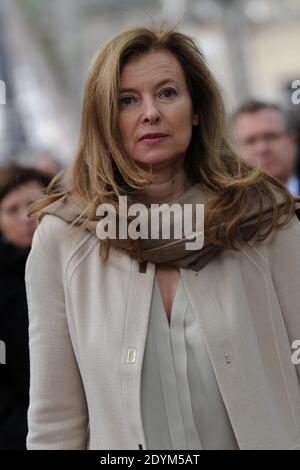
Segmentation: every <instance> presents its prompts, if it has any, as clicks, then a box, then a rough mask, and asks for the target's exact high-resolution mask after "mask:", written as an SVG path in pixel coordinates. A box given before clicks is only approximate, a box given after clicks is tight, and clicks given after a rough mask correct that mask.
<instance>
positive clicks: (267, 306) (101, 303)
mask: <svg viewBox="0 0 300 470" xmlns="http://www.w3.org/2000/svg"><path fill="white" fill-rule="evenodd" d="M67 228H68V224H67V223H66V222H65V221H63V220H62V219H59V218H58V217H56V216H54V215H46V216H44V218H43V220H42V222H41V224H40V225H39V226H38V228H37V230H36V232H35V235H34V239H33V245H32V250H31V252H30V255H29V258H28V261H27V265H26V288H27V296H28V303H29V320H30V324H29V325H30V326H29V335H30V358H31V386H30V407H29V412H28V421H29V433H28V437H27V447H28V449H136V450H138V447H139V445H140V444H141V445H142V446H143V448H144V449H146V443H145V436H144V431H143V423H142V419H141V402H140V391H141V367H142V361H143V353H144V347H145V340H146V335H147V326H148V319H149V311H150V302H151V293H152V287H153V282H154V275H155V265H154V264H152V263H148V268H147V271H146V272H145V273H140V272H139V269H138V268H139V266H138V263H137V262H136V261H135V260H132V259H131V258H129V257H128V255H126V254H124V253H122V252H120V251H118V250H116V249H113V250H112V252H111V258H110V260H109V263H108V264H107V265H106V266H103V265H102V264H101V262H100V260H99V255H98V253H99V240H98V239H97V238H96V237H95V236H94V235H93V234H91V233H90V232H87V231H85V232H84V233H82V234H80V235H76V236H74V237H72V238H69V239H62V237H61V236H62V235H63V234H64V233H66V229H67ZM181 276H182V279H183V283H184V287H185V289H186V292H187V294H188V297H189V299H190V302H191V304H192V307H193V309H194V310H195V312H197V315H198V321H199V326H200V327H201V328H202V332H203V335H204V338H205V341H206V346H207V349H208V353H209V356H210V359H211V361H212V365H213V367H214V371H215V374H216V378H217V381H218V384H219V387H220V391H221V394H222V397H223V400H224V403H225V406H226V408H227V410H228V414H229V418H230V420H231V423H232V426H233V429H234V432H235V435H236V438H237V441H238V445H239V447H240V449H297V448H298V449H300V387H299V380H300V366H295V365H293V363H292V360H291V356H292V352H293V351H292V349H291V343H292V342H293V341H294V340H295V339H300V222H299V220H298V219H297V218H296V216H295V217H294V218H293V221H292V222H291V223H290V224H289V226H288V227H286V228H284V229H281V230H277V231H276V233H275V234H274V235H273V236H272V237H271V238H269V239H268V240H266V241H265V242H262V243H261V244H253V243H251V242H250V243H248V244H246V243H245V244H244V246H243V248H242V251H241V252H234V251H232V250H230V251H228V250H225V251H223V253H222V254H221V255H219V256H218V257H217V258H216V259H215V260H214V261H212V262H210V263H209V264H208V265H207V266H206V267H205V268H203V269H202V270H201V271H200V272H199V273H198V274H197V273H195V272H194V271H191V270H181ZM297 374H298V376H297Z"/></svg>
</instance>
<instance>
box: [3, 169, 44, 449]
mask: <svg viewBox="0 0 300 470" xmlns="http://www.w3.org/2000/svg"><path fill="white" fill-rule="evenodd" d="M48 183H49V180H48V178H46V177H45V176H44V175H42V174H40V173H39V172H38V171H36V170H34V169H32V168H22V167H18V166H14V165H13V166H10V167H6V168H2V169H1V171H0V286H1V290H0V340H1V341H2V342H3V343H2V344H4V345H5V348H4V352H5V354H4V356H5V357H4V360H3V361H1V364H0V384H1V385H0V449H25V448H26V435H27V409H28V405H29V350H28V314H27V302H26V291H25V280H24V274H25V263H26V260H27V256H28V254H29V251H30V245H31V241H32V236H33V232H34V230H35V228H36V221H35V220H34V219H33V218H29V217H28V216H27V211H28V207H29V205H31V204H32V202H33V201H35V200H36V199H38V198H39V197H40V196H41V190H42V189H43V188H44V187H45V186H46V184H48Z"/></svg>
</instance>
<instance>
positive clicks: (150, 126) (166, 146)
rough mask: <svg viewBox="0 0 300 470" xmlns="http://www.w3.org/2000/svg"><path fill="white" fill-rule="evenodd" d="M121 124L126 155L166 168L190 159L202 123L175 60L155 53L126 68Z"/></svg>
mask: <svg viewBox="0 0 300 470" xmlns="http://www.w3.org/2000/svg"><path fill="white" fill-rule="evenodd" d="M118 124H119V129H120V133H121V137H122V140H123V145H124V147H125V150H126V151H127V153H128V155H129V156H130V157H131V158H132V159H133V160H135V161H136V162H139V163H143V164H152V165H154V166H155V165H158V166H159V167H164V166H167V165H170V164H172V163H174V162H175V161H176V160H177V159H179V158H184V156H185V153H186V151H187V149H188V146H189V143H190V141H191V137H192V126H193V125H197V124H198V118H197V117H196V116H193V104H192V100H191V96H190V94H189V90H188V87H187V84H186V80H185V76H184V72H183V70H182V67H181V64H180V63H179V61H178V60H177V58H176V57H175V55H173V54H172V53H171V52H169V51H166V50H159V51H151V52H147V53H145V54H142V55H140V56H136V57H133V58H132V59H131V60H129V62H128V63H127V64H126V65H125V66H124V67H123V70H122V73H121V77H120V90H119V117H118Z"/></svg>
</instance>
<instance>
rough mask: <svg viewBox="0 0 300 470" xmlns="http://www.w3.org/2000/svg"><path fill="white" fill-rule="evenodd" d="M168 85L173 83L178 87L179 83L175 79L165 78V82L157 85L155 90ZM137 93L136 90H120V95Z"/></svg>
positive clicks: (162, 81)
mask: <svg viewBox="0 0 300 470" xmlns="http://www.w3.org/2000/svg"><path fill="white" fill-rule="evenodd" d="M167 83H173V84H175V85H177V82H176V81H175V80H174V79H173V78H165V79H164V80H161V81H160V82H158V83H156V85H154V87H153V89H156V88H160V87H161V86H163V85H166V84H167ZM136 91H138V90H136V89H135V88H129V87H126V88H120V90H119V93H134V92H136Z"/></svg>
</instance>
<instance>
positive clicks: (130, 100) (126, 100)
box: [120, 96, 134, 106]
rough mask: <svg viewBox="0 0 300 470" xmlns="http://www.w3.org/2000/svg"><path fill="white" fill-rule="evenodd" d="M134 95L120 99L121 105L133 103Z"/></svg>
mask: <svg viewBox="0 0 300 470" xmlns="http://www.w3.org/2000/svg"><path fill="white" fill-rule="evenodd" d="M133 100H134V97H133V96H123V97H122V98H121V99H120V105H121V106H129V105H130V104H132V103H133Z"/></svg>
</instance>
